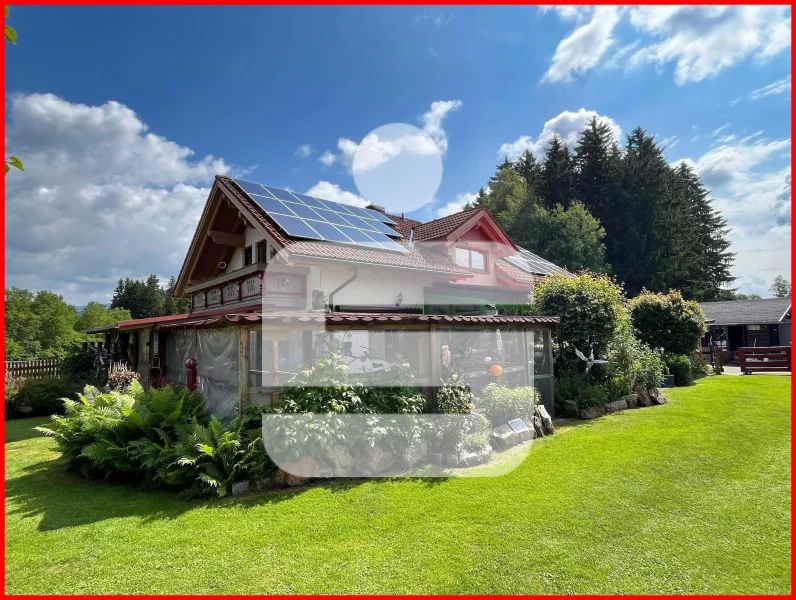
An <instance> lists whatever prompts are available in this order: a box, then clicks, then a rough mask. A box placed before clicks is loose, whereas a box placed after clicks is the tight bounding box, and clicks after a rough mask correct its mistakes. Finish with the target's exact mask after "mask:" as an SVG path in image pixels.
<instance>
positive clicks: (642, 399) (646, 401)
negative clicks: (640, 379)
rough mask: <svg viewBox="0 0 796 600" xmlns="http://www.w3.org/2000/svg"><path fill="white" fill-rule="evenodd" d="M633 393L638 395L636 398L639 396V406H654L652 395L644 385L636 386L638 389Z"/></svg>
mask: <svg viewBox="0 0 796 600" xmlns="http://www.w3.org/2000/svg"><path fill="white" fill-rule="evenodd" d="M633 391H634V392H635V393H636V396H638V406H649V405H650V404H652V402H651V401H650V394H649V392H648V391H647V388H646V387H645V386H644V384H643V383H639V384H638V385H636V389H635V390H633Z"/></svg>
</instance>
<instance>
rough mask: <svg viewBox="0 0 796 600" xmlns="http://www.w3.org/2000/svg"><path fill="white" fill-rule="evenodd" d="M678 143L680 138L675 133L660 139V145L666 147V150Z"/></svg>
mask: <svg viewBox="0 0 796 600" xmlns="http://www.w3.org/2000/svg"><path fill="white" fill-rule="evenodd" d="M679 143H680V138H679V137H677V136H676V135H672V136H670V137H667V138H664V139H662V140H661V143H660V145H661V147H663V148H666V149H667V150H672V149H673V148H674V147H675V146H677V144H679Z"/></svg>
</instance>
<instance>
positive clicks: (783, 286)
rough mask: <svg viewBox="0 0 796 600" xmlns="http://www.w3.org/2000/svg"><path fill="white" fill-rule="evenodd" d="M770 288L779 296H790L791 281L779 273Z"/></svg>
mask: <svg viewBox="0 0 796 600" xmlns="http://www.w3.org/2000/svg"><path fill="white" fill-rule="evenodd" d="M769 289H770V290H771V293H772V294H774V296H776V297H777V298H788V297H789V296H790V281H788V280H787V279H785V278H784V277H783V276H782V275H777V276H776V277H775V278H774V282H773V283H772V284H771V287H770V288H769Z"/></svg>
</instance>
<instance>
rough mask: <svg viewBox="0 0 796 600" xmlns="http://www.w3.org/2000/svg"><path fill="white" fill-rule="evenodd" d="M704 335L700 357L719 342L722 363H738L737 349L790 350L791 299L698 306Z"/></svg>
mask: <svg viewBox="0 0 796 600" xmlns="http://www.w3.org/2000/svg"><path fill="white" fill-rule="evenodd" d="M700 306H701V307H702V312H704V313H705V322H706V325H707V333H706V334H705V337H704V338H703V341H702V347H703V353H705V352H709V351H710V345H711V343H712V342H718V343H719V345H720V347H721V349H722V359H723V360H733V361H735V360H738V348H742V347H760V346H790V344H791V337H790V334H791V331H790V323H791V299H790V298H766V299H764V300H731V301H725V302H701V303H700Z"/></svg>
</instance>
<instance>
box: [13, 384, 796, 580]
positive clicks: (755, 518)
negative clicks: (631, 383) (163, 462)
mask: <svg viewBox="0 0 796 600" xmlns="http://www.w3.org/2000/svg"><path fill="white" fill-rule="evenodd" d="M790 384H791V381H790V377H774V376H771V377H767V376H759V375H758V376H752V377H732V376H722V377H712V378H707V379H702V380H700V381H699V382H697V383H696V384H695V385H693V386H691V387H688V388H680V389H676V390H670V391H669V392H668V395H669V396H670V398H671V402H670V404H668V405H666V406H661V407H652V408H647V409H642V410H635V411H629V412H626V413H620V414H616V415H612V416H609V417H605V418H603V419H599V420H596V421H592V422H587V423H586V422H584V423H578V424H573V425H571V426H567V427H565V428H563V429H562V430H561V431H560V432H559V433H558V434H557V435H555V436H553V437H550V438H546V439H544V440H540V441H537V442H534V445H533V447H532V449H531V452H530V455H529V456H528V458H527V459H526V460H525V462H524V463H522V465H521V466H520V467H519V468H518V469H517V470H515V471H513V472H511V473H509V474H508V475H504V476H502V477H498V478H479V479H472V478H471V479H436V480H377V481H374V480H372V481H366V482H339V483H328V484H324V485H320V486H316V487H310V488H304V489H298V490H292V491H289V492H283V493H260V494H254V495H251V496H248V497H243V498H242V499H230V500H226V501H208V502H202V503H196V502H183V501H180V500H177V499H176V498H175V497H174V496H173V495H172V494H169V493H165V492H151V491H142V490H140V489H138V488H135V487H132V486H122V485H112V484H108V483H103V482H86V481H83V480H82V479H80V478H79V477H77V476H75V475H72V474H68V473H66V472H64V471H63V470H62V469H61V468H60V467H58V466H56V465H54V463H53V460H54V459H55V458H56V453H55V451H54V448H53V443H52V441H51V440H49V439H46V438H42V437H38V436H37V435H34V434H33V433H32V432H31V427H33V426H34V425H36V424H39V423H41V420H40V419H38V420H34V419H28V420H23V421H13V422H8V423H6V428H7V434H6V435H7V437H6V592H7V593H11V594H31V593H61V594H74V593H158V594H160V593H165V594H171V593H241V594H247V593H321V592H325V593H342V592H348V593H399V592H402V593H483V594H491V593H564V592H566V593H656V594H657V593H723V594H728V593H736V594H737V593H742V594H746V593H779V594H787V593H789V592H790V558H789V557H790V512H789V507H790Z"/></svg>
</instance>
